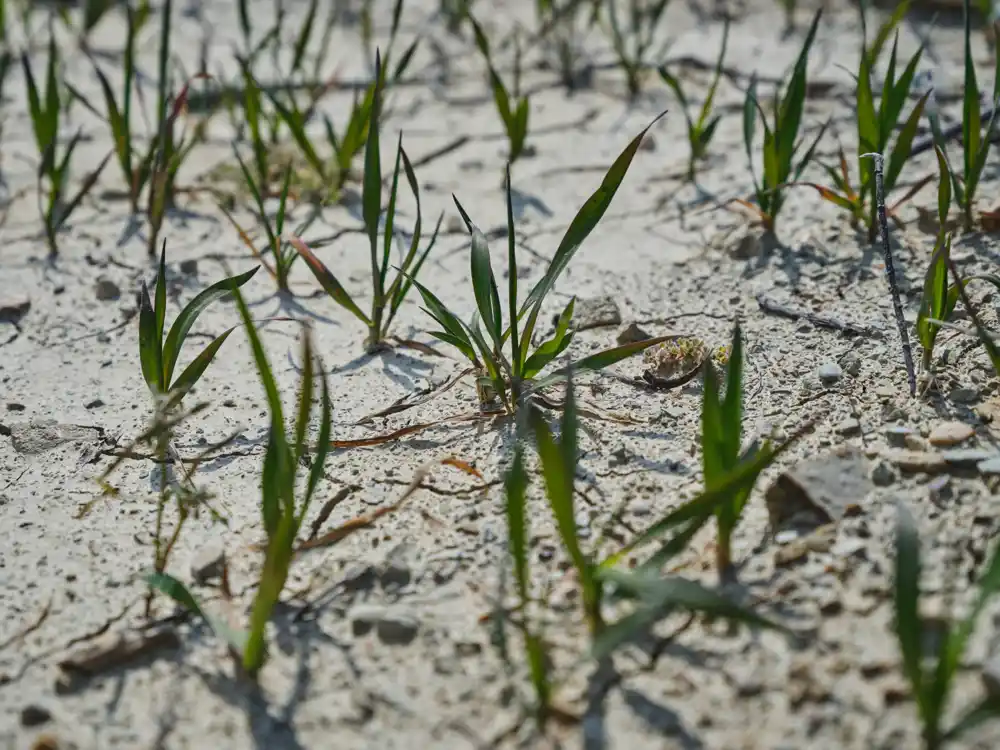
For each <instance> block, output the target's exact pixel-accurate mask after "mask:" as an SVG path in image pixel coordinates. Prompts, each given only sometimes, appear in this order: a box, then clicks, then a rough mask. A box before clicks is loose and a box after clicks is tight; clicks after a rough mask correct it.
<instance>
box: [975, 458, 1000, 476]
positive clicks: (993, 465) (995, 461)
mask: <svg viewBox="0 0 1000 750" xmlns="http://www.w3.org/2000/svg"><path fill="white" fill-rule="evenodd" d="M976 470H977V471H978V472H979V473H980V474H982V475H983V476H988V477H990V476H998V475H1000V456H997V457H995V458H988V459H986V460H985V461H980V462H979V463H978V464H976Z"/></svg>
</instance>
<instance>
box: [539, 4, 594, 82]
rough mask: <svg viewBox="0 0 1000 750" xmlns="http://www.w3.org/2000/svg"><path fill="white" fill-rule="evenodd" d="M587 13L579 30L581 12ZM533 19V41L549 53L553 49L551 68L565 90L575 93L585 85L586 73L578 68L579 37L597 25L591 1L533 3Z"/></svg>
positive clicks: (579, 61) (580, 48)
mask: <svg viewBox="0 0 1000 750" xmlns="http://www.w3.org/2000/svg"><path fill="white" fill-rule="evenodd" d="M588 9H589V10H590V11H591V12H590V13H589V17H588V18H587V19H586V20H585V21H584V23H583V25H584V28H583V29H581V17H582V16H581V12H582V11H585V10H588ZM535 15H536V17H537V20H538V31H537V34H536V37H535V38H536V39H540V40H541V41H542V42H543V44H546V45H551V46H550V47H549V49H550V50H551V49H552V47H554V57H555V65H556V67H557V69H558V70H559V78H560V80H561V81H562V84H563V86H565V87H566V90H567V91H575V90H576V89H578V88H580V87H581V86H585V85H588V84H587V77H586V75H587V71H586V70H585V69H584V68H583V67H582V65H581V61H582V57H583V54H584V51H583V45H582V40H581V39H580V36H581V33H585V32H587V31H589V30H590V28H591V26H593V25H594V24H595V23H596V22H597V14H596V6H595V4H594V2H593V0H536V2H535ZM550 54H552V53H551V51H550Z"/></svg>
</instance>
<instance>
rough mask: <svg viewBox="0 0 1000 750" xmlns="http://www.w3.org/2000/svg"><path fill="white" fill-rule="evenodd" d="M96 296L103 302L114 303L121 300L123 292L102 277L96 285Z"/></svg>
mask: <svg viewBox="0 0 1000 750" xmlns="http://www.w3.org/2000/svg"><path fill="white" fill-rule="evenodd" d="M94 295H95V296H96V297H97V299H99V300H101V302H113V301H114V300H116V299H120V298H121V296H122V290H121V289H119V288H118V285H117V284H116V283H115V282H113V281H112V280H111V279H107V278H104V277H103V276H102V277H101V278H99V279H98V280H97V281H96V282H95V284H94Z"/></svg>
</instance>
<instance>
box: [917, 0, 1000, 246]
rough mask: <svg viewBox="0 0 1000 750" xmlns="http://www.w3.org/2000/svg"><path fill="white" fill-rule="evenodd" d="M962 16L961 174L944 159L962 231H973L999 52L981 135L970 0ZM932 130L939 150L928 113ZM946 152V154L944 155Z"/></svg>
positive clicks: (998, 86)
mask: <svg viewBox="0 0 1000 750" xmlns="http://www.w3.org/2000/svg"><path fill="white" fill-rule="evenodd" d="M963 10H964V14H965V86H964V96H963V99H962V171H961V173H959V172H958V171H957V170H956V169H954V168H953V167H952V166H951V163H950V161H949V160H947V158H946V163H947V165H948V172H949V174H950V175H951V183H952V193H953V195H954V198H955V203H956V205H957V206H958V208H959V209H960V210H961V212H962V219H963V221H964V223H965V228H966V229H967V230H968V229H972V226H973V214H974V211H975V206H976V190H977V189H978V188H979V180H980V178H981V176H982V173H983V168H984V167H985V166H986V158H987V157H988V156H989V152H990V145H991V143H992V141H993V134H994V124H995V121H996V110H997V107H998V106H1000V51H996V69H995V71H994V80H993V108H992V112H991V114H990V116H989V120H988V121H987V123H986V132H985V133H983V123H982V117H981V115H980V112H979V83H978V81H977V79H976V66H975V63H974V62H973V59H972V25H971V24H972V19H971V15H972V14H971V10H970V8H969V0H964V3H963ZM929 119H930V122H931V129H932V131H933V133H934V136H935V140H936V141H937V144H938V146H939V147H940V148H941V150H942V151H944V149H945V139H944V136H943V134H942V131H941V125H940V121H939V119H938V116H937V113H936V112H933V111H932V112H931V114H930V118H929ZM945 153H947V152H945Z"/></svg>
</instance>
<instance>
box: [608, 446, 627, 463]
mask: <svg viewBox="0 0 1000 750" xmlns="http://www.w3.org/2000/svg"><path fill="white" fill-rule="evenodd" d="M631 459H632V453H631V452H630V451H629V449H628V448H627V447H626V446H625V445H624V444H620V445H618V446H617V447H616V448H615V449H614V450H613V451H611V456H610V457H609V458H608V466H624V465H625V464H627V463H628V462H629V461H630V460H631Z"/></svg>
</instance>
